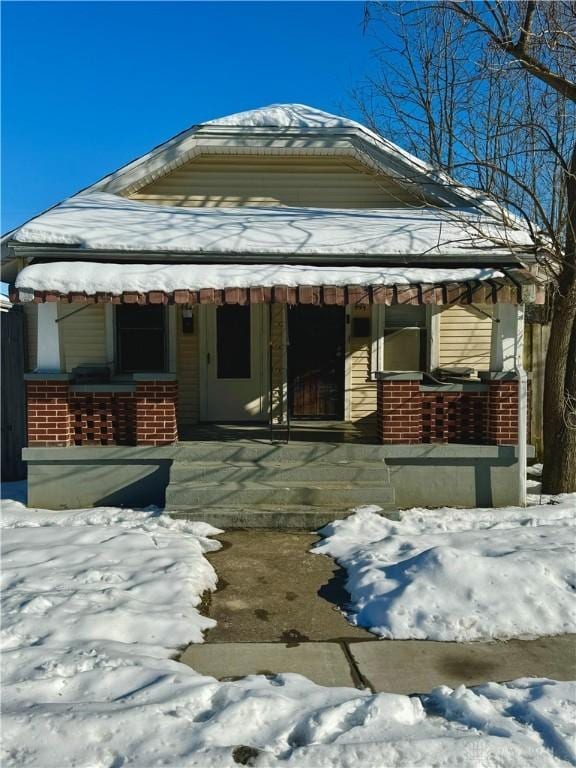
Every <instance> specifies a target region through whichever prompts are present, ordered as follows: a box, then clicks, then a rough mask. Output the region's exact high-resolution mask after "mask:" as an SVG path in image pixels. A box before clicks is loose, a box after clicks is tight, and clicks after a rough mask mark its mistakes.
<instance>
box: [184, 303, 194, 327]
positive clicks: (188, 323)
mask: <svg viewBox="0 0 576 768" xmlns="http://www.w3.org/2000/svg"><path fill="white" fill-rule="evenodd" d="M182 333H194V314H193V312H192V309H191V307H184V308H183V310H182Z"/></svg>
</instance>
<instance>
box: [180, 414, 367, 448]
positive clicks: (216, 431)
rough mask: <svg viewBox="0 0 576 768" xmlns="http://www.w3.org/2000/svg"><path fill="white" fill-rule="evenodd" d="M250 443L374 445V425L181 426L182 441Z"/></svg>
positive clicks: (293, 422)
mask: <svg viewBox="0 0 576 768" xmlns="http://www.w3.org/2000/svg"><path fill="white" fill-rule="evenodd" d="M238 440H246V441H250V442H264V443H270V442H279V443H285V442H288V441H299V442H307V443H362V444H369V445H375V444H376V442H377V440H376V427H375V425H366V426H365V425H362V424H358V423H351V422H346V421H300V420H298V421H291V422H290V429H288V427H287V426H286V425H285V424H282V425H280V424H275V425H274V427H273V428H272V429H271V428H270V425H269V424H255V423H246V422H244V423H237V424H215V423H210V424H208V423H204V424H202V423H201V424H195V425H194V426H189V427H182V428H181V429H180V437H179V442H181V443H182V442H184V443H185V442H199V441H200V442H228V441H229V442H235V441H238Z"/></svg>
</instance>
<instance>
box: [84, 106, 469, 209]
mask: <svg viewBox="0 0 576 768" xmlns="http://www.w3.org/2000/svg"><path fill="white" fill-rule="evenodd" d="M224 153H230V154H242V153H243V154H256V155H268V156H270V155H272V156H291V157H292V156H322V155H324V156H332V157H333V156H340V157H349V158H353V159H354V160H355V161H356V162H358V163H360V164H362V165H363V166H365V167H366V168H367V169H371V170H372V171H373V172H376V173H381V174H384V175H386V176H389V177H390V178H391V179H393V180H394V181H395V183H397V184H398V185H399V186H401V187H404V188H405V189H407V190H409V191H410V194H411V195H415V196H417V197H418V198H419V199H420V201H421V202H427V201H428V202H431V203H433V204H440V205H462V204H463V203H464V204H466V205H468V206H470V205H473V206H476V205H481V204H482V200H481V197H480V196H479V195H478V194H477V193H474V192H473V191H472V190H469V189H467V188H465V187H461V186H460V185H458V184H457V183H456V182H455V181H454V180H453V179H451V178H450V177H448V176H447V175H446V174H443V173H441V172H438V171H435V170H434V169H433V168H432V167H431V166H429V165H427V164H426V163H424V162H423V161H421V160H419V159H418V158H417V157H415V156H414V155H411V154H410V153H408V152H406V151H405V150H403V149H401V148H400V147H399V146H397V145H396V144H393V143H392V142H390V141H388V140H386V139H384V138H383V137H381V136H379V135H378V134H376V133H374V132H373V131H371V130H370V129H368V128H367V127H366V126H363V125H361V124H360V123H358V122H356V121H354V120H349V119H347V118H344V117H339V116H336V115H331V114H329V113H327V112H322V111H321V110H318V109H315V108H313V107H307V106H305V105H302V104H275V105H272V106H270V107H263V108H260V109H256V110H251V111H248V112H240V113H238V114H235V115H229V116H227V117H223V118H218V119H216V120H211V121H208V122H205V123H202V124H200V125H194V126H192V127H191V128H189V129H188V130H186V131H183V132H182V133H180V134H178V135H176V136H174V137H173V138H171V139H169V140H168V141H167V142H165V143H163V144H161V145H159V146H158V147H155V148H154V149H152V150H151V151H150V152H148V153H146V154H145V155H142V156H141V157H139V158H137V159H136V160H134V161H132V162H131V163H128V164H127V165H125V166H123V167H122V168H120V169H118V170H117V171H114V172H113V173H111V174H108V175H107V176H105V177H104V178H102V179H100V180H99V181H97V182H96V183H95V184H93V185H91V186H90V187H88V188H86V189H85V190H83V192H109V193H112V194H119V195H126V196H130V195H132V194H134V193H136V192H138V190H140V189H141V188H142V187H144V186H146V185H148V184H150V183H152V182H153V181H154V180H156V179H158V178H160V177H162V176H165V175H167V174H169V173H171V172H172V171H174V170H175V169H177V168H179V167H181V166H182V165H184V164H186V163H188V162H190V161H192V160H193V159H194V158H197V157H199V156H201V155H204V154H224Z"/></svg>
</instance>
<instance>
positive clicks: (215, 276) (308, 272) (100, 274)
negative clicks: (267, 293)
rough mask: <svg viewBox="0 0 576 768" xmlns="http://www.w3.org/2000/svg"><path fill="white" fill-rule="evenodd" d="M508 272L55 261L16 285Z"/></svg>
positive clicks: (138, 285) (78, 288) (94, 286)
mask: <svg viewBox="0 0 576 768" xmlns="http://www.w3.org/2000/svg"><path fill="white" fill-rule="evenodd" d="M494 277H504V275H503V273H502V272H500V271H498V270H496V269H491V268H485V269H482V268H476V267H469V268H464V269H418V268H410V267H340V268H336V267H307V266H304V265H298V266H295V265H288V264H283V265H275V264H100V263H98V262H82V261H55V262H50V263H47V264H31V265H30V266H29V267H24V269H23V270H22V271H21V272H20V273H19V275H18V277H17V279H16V287H17V288H26V289H28V290H38V291H59V292H60V293H69V292H80V293H82V292H83V291H85V292H86V293H96V292H98V291H102V292H105V293H114V294H120V293H122V291H139V292H142V293H146V292H147V291H166V292H167V293H171V292H172V291H177V290H181V289H187V290H198V289H199V288H230V287H234V288H249V287H250V286H253V285H257V286H262V287H264V288H267V287H272V286H274V285H287V286H291V287H296V286H299V285H312V286H314V285H337V286H343V285H399V284H402V285H407V284H410V283H450V282H459V281H462V280H488V279H491V278H494Z"/></svg>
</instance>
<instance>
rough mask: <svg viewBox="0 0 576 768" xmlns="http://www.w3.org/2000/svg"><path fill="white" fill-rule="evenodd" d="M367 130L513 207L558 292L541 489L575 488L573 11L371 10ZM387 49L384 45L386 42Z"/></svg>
mask: <svg viewBox="0 0 576 768" xmlns="http://www.w3.org/2000/svg"><path fill="white" fill-rule="evenodd" d="M366 18H367V28H368V30H369V31H371V32H376V33H378V31H379V30H382V29H384V30H385V33H386V34H385V36H384V38H383V42H382V44H381V45H380V46H379V48H378V49H377V50H376V58H377V60H378V61H379V63H380V68H379V71H378V72H377V74H376V75H375V76H374V77H372V78H371V79H370V80H369V81H368V82H367V83H366V85H364V86H363V87H362V88H360V89H358V91H357V92H356V93H355V98H356V101H357V102H358V104H359V105H360V107H361V109H362V110H363V112H364V115H365V117H366V119H367V120H368V122H369V123H371V124H372V125H373V126H374V127H375V128H380V129H381V130H382V131H383V132H385V133H386V134H387V135H389V136H390V138H392V139H395V140H397V141H398V142H399V143H400V144H404V145H406V140H408V145H407V148H408V149H410V150H411V151H413V152H414V153H415V154H416V155H419V156H424V158H425V159H427V160H428V161H429V162H430V163H431V164H432V165H434V166H436V167H438V168H441V169H443V170H445V171H447V172H448V173H449V174H451V175H452V174H454V175H456V176H457V177H458V178H459V179H460V180H461V181H462V182H463V183H466V184H468V185H470V186H472V187H475V188H477V189H481V190H483V191H484V192H486V193H487V194H489V195H490V196H491V197H492V198H493V199H494V200H496V201H497V202H499V203H501V204H502V205H504V206H506V207H508V208H511V209H513V210H514V211H515V212H516V213H518V214H519V215H520V216H521V217H522V218H523V219H524V220H525V221H526V222H527V223H529V225H530V226H533V225H535V229H533V232H534V234H535V236H536V241H537V242H538V243H539V246H540V247H539V248H538V249H537V254H538V258H539V260H540V262H541V263H542V265H543V267H544V268H545V269H546V271H547V272H548V273H549V274H550V275H551V277H552V279H553V283H554V291H553V295H552V307H551V309H552V320H551V334H550V343H549V346H548V352H547V358H546V372H545V387H544V475H543V490H544V491H545V492H547V493H562V492H568V491H574V490H576V82H575V80H576V2H560V1H557V2H547V1H546V0H520V1H519V2H508V1H505V0H491V1H490V2H488V1H486V2H471V1H470V0H464V1H463V2H451V1H448V0H444V1H440V2H438V1H437V0H432V2H431V3H420V2H419V3H388V2H383V3H370V4H368V5H367V6H366ZM391 40H392V42H390V41H391Z"/></svg>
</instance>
